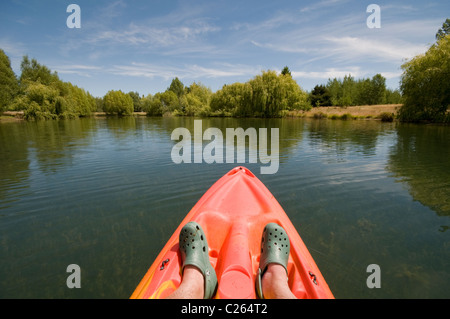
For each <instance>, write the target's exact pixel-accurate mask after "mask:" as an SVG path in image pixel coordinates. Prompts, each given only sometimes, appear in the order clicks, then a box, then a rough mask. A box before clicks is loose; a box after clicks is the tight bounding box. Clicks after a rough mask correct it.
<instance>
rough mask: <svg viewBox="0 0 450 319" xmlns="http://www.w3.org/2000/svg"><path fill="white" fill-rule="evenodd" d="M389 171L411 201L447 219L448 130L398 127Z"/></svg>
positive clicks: (449, 183)
mask: <svg viewBox="0 0 450 319" xmlns="http://www.w3.org/2000/svg"><path fill="white" fill-rule="evenodd" d="M396 132H397V143H396V144H395V146H393V147H392V150H391V155H390V157H389V165H388V169H389V170H390V171H391V172H392V173H393V174H394V176H395V177H396V178H397V179H398V180H399V181H401V182H403V183H404V184H405V185H407V187H408V190H409V192H410V194H411V195H412V197H413V198H414V200H417V201H419V202H421V203H422V204H423V205H426V206H428V207H430V208H431V209H433V210H434V211H435V212H436V213H437V214H438V215H440V216H450V127H448V126H434V125H422V126H418V125H406V124H404V125H398V126H397V129H396Z"/></svg>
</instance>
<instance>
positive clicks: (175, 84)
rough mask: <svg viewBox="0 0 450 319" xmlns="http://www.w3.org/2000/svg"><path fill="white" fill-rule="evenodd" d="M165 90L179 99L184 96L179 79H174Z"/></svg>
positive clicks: (182, 85) (182, 86)
mask: <svg viewBox="0 0 450 319" xmlns="http://www.w3.org/2000/svg"><path fill="white" fill-rule="evenodd" d="M167 90H169V91H172V92H173V93H175V94H176V95H177V97H178V98H180V97H181V96H182V95H184V84H183V82H181V81H180V79H178V78H177V77H176V78H174V79H173V80H172V83H170V86H169V88H168V89H167Z"/></svg>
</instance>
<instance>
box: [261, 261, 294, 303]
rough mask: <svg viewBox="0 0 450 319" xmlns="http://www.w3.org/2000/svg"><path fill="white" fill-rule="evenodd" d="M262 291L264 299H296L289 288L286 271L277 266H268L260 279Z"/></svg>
mask: <svg viewBox="0 0 450 319" xmlns="http://www.w3.org/2000/svg"><path fill="white" fill-rule="evenodd" d="M262 289H263V294H264V298H266V299H296V297H295V295H294V294H293V293H292V291H291V289H290V288H289V285H288V282H287V276H286V269H284V267H283V266H281V265H278V264H269V265H268V266H267V270H266V272H265V273H264V276H263V277H262Z"/></svg>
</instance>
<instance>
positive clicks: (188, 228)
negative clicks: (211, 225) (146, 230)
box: [179, 222, 217, 299]
mask: <svg viewBox="0 0 450 319" xmlns="http://www.w3.org/2000/svg"><path fill="white" fill-rule="evenodd" d="M179 245H180V251H181V260H183V267H182V269H181V272H182V273H183V270H184V267H186V266H187V265H191V266H195V267H197V268H198V269H199V270H200V271H201V273H202V274H203V277H204V278H205V292H204V297H203V298H204V299H210V298H212V297H214V295H215V294H216V290H217V275H216V272H215V270H214V268H213V266H212V265H211V263H210V261H209V252H208V242H207V241H206V236H205V233H204V232H203V229H202V228H201V226H200V225H199V224H198V223H196V222H189V223H187V224H186V225H185V226H184V227H183V228H182V229H181V232H180V237H179Z"/></svg>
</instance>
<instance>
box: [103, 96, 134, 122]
mask: <svg viewBox="0 0 450 319" xmlns="http://www.w3.org/2000/svg"><path fill="white" fill-rule="evenodd" d="M103 108H104V111H105V112H106V113H107V114H117V115H119V116H122V115H131V114H133V99H132V98H131V96H130V95H128V94H125V93H123V92H122V91H120V90H119V91H114V90H111V91H109V92H108V93H106V95H105V96H104V97H103Z"/></svg>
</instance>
